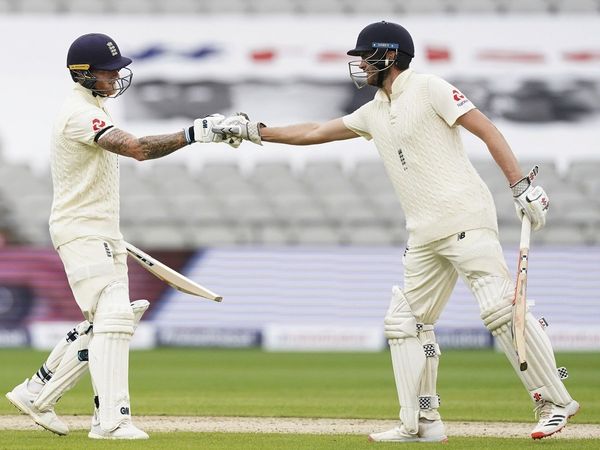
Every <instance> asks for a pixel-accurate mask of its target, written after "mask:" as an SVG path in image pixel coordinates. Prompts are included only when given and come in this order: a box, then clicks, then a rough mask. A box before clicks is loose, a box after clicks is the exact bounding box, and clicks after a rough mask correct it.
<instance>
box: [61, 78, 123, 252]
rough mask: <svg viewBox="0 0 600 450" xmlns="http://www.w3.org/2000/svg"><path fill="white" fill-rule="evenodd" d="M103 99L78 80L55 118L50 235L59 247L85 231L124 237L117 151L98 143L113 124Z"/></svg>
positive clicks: (81, 235) (112, 236) (106, 235)
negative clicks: (120, 216) (121, 228)
mask: <svg viewBox="0 0 600 450" xmlns="http://www.w3.org/2000/svg"><path fill="white" fill-rule="evenodd" d="M104 102H105V98H102V97H94V96H93V95H92V92H91V91H90V90H88V89H85V88H84V87H83V86H81V85H80V84H78V83H77V84H75V87H74V89H73V91H72V92H71V94H70V95H69V97H68V98H67V99H66V101H65V103H64V104H63V107H62V109H61V110H60V112H59V114H58V117H57V119H56V121H55V123H54V128H53V131H52V143H51V155H50V163H51V168H52V183H53V186H54V199H53V202H52V211H51V213H50V237H51V238H52V243H53V244H54V247H55V248H58V247H59V246H60V245H62V244H65V243H67V242H69V241H72V240H73V239H77V238H79V237H83V236H103V237H107V238H111V239H117V240H118V239H122V238H123V236H122V235H121V232H120V231H119V164H118V156H117V155H116V154H115V153H111V152H109V151H107V150H104V149H102V148H101V147H100V146H99V145H98V144H97V143H96V140H97V139H98V137H99V136H100V135H102V134H103V133H105V132H110V129H112V127H113V123H112V119H111V118H110V116H109V114H108V112H107V111H106V110H105V109H104Z"/></svg>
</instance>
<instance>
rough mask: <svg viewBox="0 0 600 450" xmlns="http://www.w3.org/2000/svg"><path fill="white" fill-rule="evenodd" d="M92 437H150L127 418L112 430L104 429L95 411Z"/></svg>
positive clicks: (91, 431) (90, 435)
mask: <svg viewBox="0 0 600 450" xmlns="http://www.w3.org/2000/svg"><path fill="white" fill-rule="evenodd" d="M88 437H89V438H90V439H148V438H149V437H150V436H148V434H147V433H145V432H144V431H142V430H140V429H139V428H138V427H136V426H135V425H134V424H133V423H131V420H127V421H125V422H123V423H122V424H121V425H119V426H118V427H117V428H116V429H114V430H112V431H104V430H103V429H102V428H101V427H100V420H98V415H97V413H96V412H94V416H93V417H92V429H91V430H90V432H89V433H88Z"/></svg>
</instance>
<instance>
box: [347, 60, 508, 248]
mask: <svg viewBox="0 0 600 450" xmlns="http://www.w3.org/2000/svg"><path fill="white" fill-rule="evenodd" d="M474 108H475V106H474V105H473V104H472V103H471V102H470V101H469V100H468V99H467V98H466V97H465V96H464V95H463V94H462V93H461V92H460V91H459V90H458V89H456V88H455V87H454V86H452V85H451V84H449V83H447V82H446V81H444V80H442V79H441V78H439V77H437V76H434V75H425V74H417V73H415V72H413V71H412V70H411V69H408V70H405V71H403V72H402V73H401V74H400V75H399V76H398V77H397V78H396V79H395V80H394V83H393V84H392V95H391V101H390V100H389V99H388V97H387V96H386V94H385V92H384V91H383V90H382V89H380V90H379V91H377V93H376V94H375V98H374V99H373V100H371V101H370V102H368V103H366V104H365V105H363V106H362V107H360V108H359V109H357V110H356V111H354V112H353V113H352V114H349V115H347V116H345V117H344V118H343V120H344V124H345V125H346V127H347V128H349V129H350V130H352V131H354V132H355V133H357V134H359V135H360V136H363V137H364V138H366V139H373V140H374V142H375V146H376V147H377V150H378V151H379V154H380V156H381V159H382V160H383V163H384V165H385V168H386V171H387V174H388V176H389V177H390V180H391V181H392V184H393V186H394V189H395V191H396V194H397V196H398V198H399V200H400V204H401V205H402V209H403V210H404V214H405V217H406V228H407V230H408V232H409V239H408V245H409V246H418V245H424V244H427V243H429V242H433V241H436V240H438V239H442V238H444V237H447V236H450V235H452V234H455V233H460V232H462V231H466V230H471V229H475V228H490V229H492V230H495V231H496V232H497V231H498V224H497V220H496V208H495V206H494V202H493V199H492V195H491V193H490V191H489V189H488V188H487V186H486V185H485V183H484V182H483V180H482V179H481V177H479V175H478V174H477V172H476V170H475V168H474V167H473V165H472V164H471V162H470V161H469V159H468V157H467V155H466V153H465V151H464V148H463V145H462V140H461V138H460V133H459V130H458V127H457V126H456V125H455V123H456V120H457V119H458V118H459V117H460V116H462V115H463V114H465V113H466V112H468V111H470V110H471V109H474Z"/></svg>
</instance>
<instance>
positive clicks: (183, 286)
mask: <svg viewBox="0 0 600 450" xmlns="http://www.w3.org/2000/svg"><path fill="white" fill-rule="evenodd" d="M125 247H126V248H127V253H129V255H130V256H131V257H132V258H133V259H134V260H135V261H136V262H137V263H138V264H139V265H141V266H142V267H143V268H144V269H146V270H147V271H148V272H150V273H151V274H152V275H154V276H155V277H156V278H158V279H160V280H162V281H164V282H165V283H167V284H168V285H169V286H171V287H173V288H175V289H177V290H178V291H181V292H185V293H186V294H190V295H195V296H198V297H202V298H206V299H208V300H213V301H215V302H220V301H222V300H223V297H222V296H220V295H218V294H215V293H214V292H212V291H211V290H209V289H207V288H205V287H204V286H201V285H199V284H198V283H196V282H195V281H193V280H190V279H189V278H188V277H186V276H185V275H182V274H180V273H179V272H177V271H175V270H173V269H171V268H170V267H169V266H167V265H165V264H163V263H161V262H160V261H158V260H157V259H155V258H153V257H152V256H150V255H148V254H147V253H145V252H143V251H142V250H140V249H139V248H137V247H136V246H134V245H133V244H130V243H129V242H125Z"/></svg>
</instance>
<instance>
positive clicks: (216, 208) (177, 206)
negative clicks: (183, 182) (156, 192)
mask: <svg viewBox="0 0 600 450" xmlns="http://www.w3.org/2000/svg"><path fill="white" fill-rule="evenodd" d="M168 211H169V217H170V219H171V222H172V223H173V226H175V227H176V226H178V225H179V224H184V225H186V224H194V225H197V226H201V225H202V224H205V223H211V224H216V223H223V222H225V221H226V219H227V215H226V213H225V210H224V207H223V205H222V204H221V203H220V202H219V201H218V200H217V199H216V198H215V197H213V196H210V195H207V194H206V193H203V192H200V191H196V192H186V193H182V194H180V195H176V196H173V197H172V198H171V199H169V203H168Z"/></svg>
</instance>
